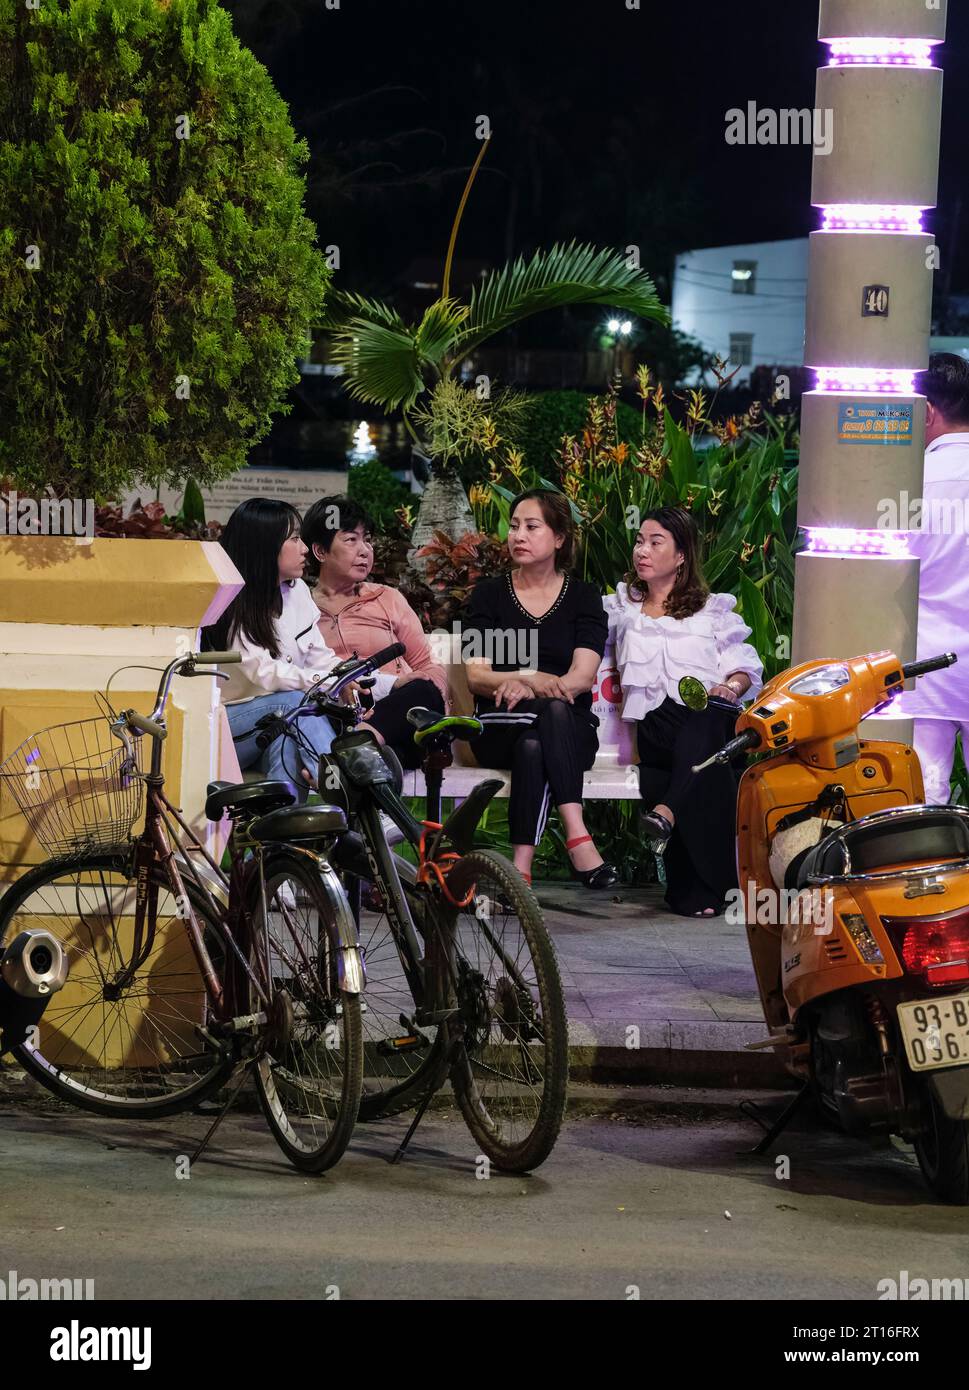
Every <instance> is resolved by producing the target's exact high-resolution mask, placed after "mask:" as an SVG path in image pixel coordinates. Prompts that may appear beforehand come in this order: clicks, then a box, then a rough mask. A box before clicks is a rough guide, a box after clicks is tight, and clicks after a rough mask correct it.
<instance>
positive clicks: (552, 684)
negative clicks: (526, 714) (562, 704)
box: [523, 671, 575, 705]
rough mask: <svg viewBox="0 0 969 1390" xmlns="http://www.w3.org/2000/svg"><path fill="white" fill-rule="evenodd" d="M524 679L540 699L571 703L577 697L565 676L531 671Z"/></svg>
mask: <svg viewBox="0 0 969 1390" xmlns="http://www.w3.org/2000/svg"><path fill="white" fill-rule="evenodd" d="M523 681H524V683H525V684H526V685H528V686H530V687H531V690H532V693H533V694H534V695H537V696H538V698H539V699H542V700H565V701H566V702H567V703H568V704H570V705H571V704H572V703H573V701H574V699H575V697H574V695H573V694H572V692H571V690H570V689H569V687H568V686H567V685H566V683H565V677H564V676H550V675H548V674H547V673H546V672H545V671H530V672H529V673H528V675H527V676H525V677H524V678H523Z"/></svg>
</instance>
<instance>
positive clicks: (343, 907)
mask: <svg viewBox="0 0 969 1390" xmlns="http://www.w3.org/2000/svg"><path fill="white" fill-rule="evenodd" d="M286 854H287V855H290V854H298V855H300V856H301V857H303V858H307V859H312V861H313V863H314V864H315V865H316V869H317V872H318V873H319V875H320V878H321V879H322V880H323V882H324V883H325V884H326V887H327V889H328V890H329V893H330V898H331V900H332V902H333V906H334V914H333V916H334V923H333V924H334V927H335V928H336V934H337V974H338V978H339V982H340V989H341V990H342V991H343V992H344V993H345V994H362V993H363V991H364V988H365V987H366V983H367V970H366V965H365V963H364V959H363V950H362V948H361V946H360V942H359V941H358V940H357V926H356V923H355V922H354V920H353V913H352V912H351V911H350V904H349V903H348V902H347V895H346V893H345V891H344V888H343V884H342V883H341V882H340V877H339V875H338V873H337V871H336V869H334V867H333V865H332V864H331V863H330V861H329V860H328V859H326V858H324V856H323V855H321V854H314V853H313V851H312V850H309V849H305V848H304V847H303V846H302V845H287V847H286ZM272 867H273V859H272V858H270V859H267V860H266V864H265V872H266V875H267V877H268V876H269V874H270V873H271V871H272Z"/></svg>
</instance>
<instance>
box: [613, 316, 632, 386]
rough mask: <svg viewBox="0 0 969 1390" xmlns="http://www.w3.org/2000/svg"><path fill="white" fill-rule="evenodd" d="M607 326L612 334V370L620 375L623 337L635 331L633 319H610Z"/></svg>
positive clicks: (616, 374) (614, 373) (615, 374)
mask: <svg viewBox="0 0 969 1390" xmlns="http://www.w3.org/2000/svg"><path fill="white" fill-rule="evenodd" d="M606 328H607V329H608V330H609V332H610V333H611V334H612V370H613V375H614V376H619V375H620V374H621V373H620V367H619V354H620V351H621V349H622V344H623V339H624V338H628V337H629V335H630V334H631V333H632V331H633V323H632V319H609V321H608V322H607V323H606Z"/></svg>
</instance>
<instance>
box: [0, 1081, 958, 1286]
mask: <svg viewBox="0 0 969 1390" xmlns="http://www.w3.org/2000/svg"><path fill="white" fill-rule="evenodd" d="M706 1099H707V1100H709V1096H708V1097H707V1098H706ZM687 1101H689V1097H687ZM611 1102H614V1104H612V1103H611ZM583 1112H585V1113H583ZM206 1124H207V1122H206V1121H205V1120H203V1119H202V1118H200V1117H194V1116H193V1117H185V1116H183V1117H178V1118H176V1119H175V1120H170V1121H161V1122H156V1123H154V1124H151V1125H147V1124H142V1125H140V1126H138V1127H134V1126H126V1125H123V1124H120V1123H117V1122H114V1121H106V1120H99V1119H94V1118H91V1117H86V1116H83V1115H80V1114H78V1113H77V1112H76V1111H73V1110H68V1109H60V1108H54V1107H53V1106H52V1105H51V1104H47V1103H43V1102H42V1103H40V1104H39V1105H35V1106H29V1107H26V1108H24V1107H21V1106H19V1105H10V1104H9V1103H8V1104H5V1105H4V1106H3V1107H2V1108H0V1181H2V1184H3V1188H2V1191H3V1193H4V1198H3V1202H2V1207H0V1278H3V1277H4V1272H5V1270H7V1269H10V1270H17V1271H18V1272H19V1274H20V1275H22V1276H23V1275H26V1276H30V1277H33V1278H44V1277H47V1278H66V1277H73V1278H83V1279H93V1280H94V1294H95V1297H96V1298H99V1297H100V1298H122V1299H129V1298H130V1299H178V1298H190V1299H228V1298H258V1299H275V1298H306V1299H326V1298H335V1297H339V1298H341V1299H373V1298H382V1299H414V1298H446V1299H455V1298H457V1299H492V1298H499V1299H606V1300H608V1299H619V1300H623V1299H629V1298H630V1297H635V1296H637V1294H638V1296H639V1297H640V1298H642V1299H671V1298H686V1299H716V1298H737V1297H740V1298H749V1299H784V1300H788V1299H790V1300H800V1299H816V1298H842V1299H875V1298H876V1297H877V1285H878V1281H879V1280H881V1279H884V1278H898V1276H899V1274H900V1272H901V1271H902V1270H908V1271H909V1274H910V1276H911V1277H916V1276H918V1275H921V1276H923V1277H927V1278H933V1277H934V1278H953V1277H957V1278H961V1279H965V1280H967V1281H969V1241H967V1235H969V1211H967V1210H963V1209H954V1208H950V1207H945V1206H942V1205H940V1204H938V1203H937V1202H935V1201H934V1199H933V1198H932V1197H931V1195H930V1194H929V1193H928V1191H927V1190H926V1189H925V1188H924V1186H923V1184H922V1180H921V1177H920V1175H919V1172H918V1169H917V1167H916V1166H915V1163H914V1160H913V1159H912V1157H911V1156H910V1155H909V1154H907V1153H905V1152H902V1151H899V1150H896V1149H892V1148H885V1149H881V1150H877V1151H872V1150H870V1149H868V1148H867V1147H866V1146H863V1145H861V1144H858V1143H855V1142H852V1141H849V1140H846V1139H843V1138H841V1137H840V1136H837V1135H834V1134H828V1133H825V1132H818V1131H817V1130H816V1129H813V1128H811V1129H800V1130H799V1131H798V1132H796V1133H792V1134H790V1135H789V1136H787V1137H786V1138H785V1139H784V1140H783V1141H782V1143H781V1144H780V1146H779V1150H778V1152H779V1153H780V1154H783V1155H787V1156H788V1158H789V1159H790V1176H789V1177H788V1178H784V1177H779V1176H778V1166H777V1164H776V1155H775V1158H772V1159H759V1158H753V1157H751V1156H749V1155H740V1154H738V1151H739V1150H742V1149H744V1148H745V1147H747V1148H749V1146H750V1144H751V1143H752V1142H753V1141H754V1139H755V1138H756V1131H755V1129H754V1128H753V1126H752V1125H750V1124H749V1123H747V1122H745V1121H743V1120H740V1119H737V1118H735V1117H734V1115H733V1113H732V1111H731V1108H730V1101H729V1098H723V1097H721V1098H719V1100H718V1101H717V1103H716V1104H714V1105H713V1106H712V1107H710V1106H706V1108H703V1106H701V1108H700V1109H697V1108H696V1107H695V1106H694V1105H693V1104H692V1103H687V1104H684V1105H683V1106H679V1107H677V1106H674V1107H672V1108H671V1107H669V1106H664V1107H661V1108H660V1110H659V1111H657V1109H656V1108H655V1107H654V1106H652V1105H650V1104H642V1103H640V1102H639V1101H638V1100H637V1099H635V1098H633V1097H630V1096H629V1095H628V1094H626V1095H625V1096H623V1095H622V1094H621V1093H618V1092H607V1093H597V1099H596V1100H595V1102H592V1103H588V1102H587V1103H586V1104H585V1105H583V1106H580V1107H579V1113H577V1114H573V1115H572V1116H571V1117H570V1119H569V1122H568V1124H567V1128H566V1129H565V1131H564V1132H563V1135H562V1138H561V1140H560V1142H559V1145H558V1147H557V1149H556V1150H555V1152H554V1154H553V1155H552V1157H551V1158H550V1159H549V1161H548V1162H547V1163H546V1164H545V1166H544V1167H543V1168H542V1169H541V1170H539V1171H538V1172H537V1173H535V1174H533V1175H531V1176H528V1177H524V1178H522V1177H507V1176H502V1175H498V1174H493V1175H492V1176H491V1177H487V1178H485V1177H479V1176H477V1173H478V1172H479V1171H481V1169H480V1165H476V1162H475V1159H476V1154H475V1147H474V1144H473V1141H472V1140H471V1138H470V1136H469V1135H468V1133H467V1131H466V1130H465V1129H464V1126H463V1123H462V1122H461V1120H460V1117H459V1116H458V1115H457V1113H456V1112H455V1111H452V1110H449V1109H443V1110H440V1111H437V1112H434V1113H432V1115H430V1116H429V1117H428V1118H427V1120H426V1121H425V1123H424V1125H423V1126H422V1128H421V1130H419V1132H418V1136H417V1139H416V1140H415V1143H414V1147H413V1148H412V1150H411V1151H410V1153H409V1155H408V1157H407V1158H406V1159H405V1161H404V1162H403V1163H402V1164H400V1165H397V1166H394V1167H391V1166H390V1164H389V1163H388V1158H389V1156H390V1154H391V1153H392V1152H393V1149H394V1147H395V1145H396V1142H397V1141H398V1140H399V1138H400V1136H401V1134H402V1133H403V1128H404V1125H403V1122H402V1121H401V1120H393V1121H390V1122H388V1123H386V1124H385V1125H383V1126H380V1127H374V1126H370V1127H367V1128H360V1129H358V1131H357V1135H356V1137H355V1140H354V1143H353V1145H352V1147H351V1149H350V1151H349V1153H348V1154H347V1156H346V1157H345V1158H344V1160H343V1162H342V1163H341V1164H340V1166H339V1167H338V1168H336V1169H335V1170H333V1171H332V1172H331V1173H330V1174H328V1175H326V1176H324V1177H322V1178H313V1179H307V1178H305V1177H303V1176H302V1175H300V1174H298V1173H296V1172H294V1171H293V1170H292V1169H290V1168H289V1167H288V1166H287V1164H286V1163H285V1161H284V1160H283V1158H282V1156H281V1155H280V1154H279V1153H278V1151H277V1150H276V1148H275V1145H274V1144H273V1142H272V1140H271V1138H270V1137H269V1135H268V1133H267V1132H266V1131H265V1129H264V1128H263V1124H262V1121H261V1119H260V1117H259V1116H258V1115H255V1114H246V1115H241V1116H238V1117H230V1119H229V1120H228V1121H227V1122H226V1123H225V1125H224V1126H223V1128H222V1130H221V1131H220V1132H219V1134H218V1136H217V1141H216V1145H215V1147H214V1148H213V1150H212V1151H211V1153H210V1154H209V1155H207V1156H206V1157H205V1158H204V1159H203V1160H202V1161H201V1162H199V1163H198V1164H196V1165H195V1166H194V1168H193V1169H191V1174H190V1176H189V1177H187V1178H185V1177H182V1178H179V1177H177V1176H176V1173H177V1171H178V1169H179V1168H181V1169H183V1170H184V1168H185V1164H184V1163H182V1164H179V1163H178V1162H177V1160H178V1158H179V1156H182V1155H186V1154H188V1153H190V1152H191V1150H192V1147H193V1142H192V1141H193V1140H195V1141H197V1139H198V1138H199V1137H200V1136H201V1134H202V1133H203V1132H204V1129H205V1127H206ZM781 1171H783V1166H781ZM728 1213H729V1215H728ZM896 1306H897V1305H896Z"/></svg>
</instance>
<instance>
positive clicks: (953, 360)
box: [919, 352, 969, 425]
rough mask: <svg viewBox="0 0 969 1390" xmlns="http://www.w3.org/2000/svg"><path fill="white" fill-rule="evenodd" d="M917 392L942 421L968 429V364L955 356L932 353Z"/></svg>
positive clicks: (951, 353)
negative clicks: (932, 407)
mask: <svg viewBox="0 0 969 1390" xmlns="http://www.w3.org/2000/svg"><path fill="white" fill-rule="evenodd" d="M920 377H921V380H920V383H919V390H920V391H921V392H922V394H923V395H924V396H926V397H927V398H928V401H929V404H930V405H934V406H935V408H936V410H937V411H938V412H939V414H940V415H941V416H942V418H943V419H944V420H951V421H952V423H953V424H954V425H969V362H967V361H966V359H965V358H964V357H959V356H958V355H957V354H956V353H954V352H933V354H932V356H931V357H930V358H929V369H928V371H926V372H921V373H920Z"/></svg>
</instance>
